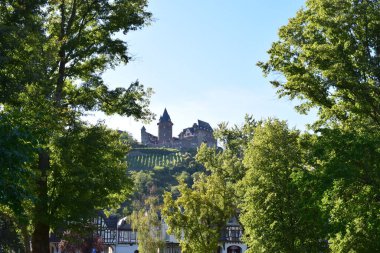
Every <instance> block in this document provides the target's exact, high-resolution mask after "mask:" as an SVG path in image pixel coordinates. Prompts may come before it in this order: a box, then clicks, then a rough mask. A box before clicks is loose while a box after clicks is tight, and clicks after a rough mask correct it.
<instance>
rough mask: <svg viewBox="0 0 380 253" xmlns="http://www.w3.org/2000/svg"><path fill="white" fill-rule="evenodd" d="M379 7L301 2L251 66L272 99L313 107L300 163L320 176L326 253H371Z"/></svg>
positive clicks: (379, 117)
mask: <svg viewBox="0 0 380 253" xmlns="http://www.w3.org/2000/svg"><path fill="white" fill-rule="evenodd" d="M379 31H380V3H379V1H371V0H363V1H353V0H343V1H338V0H334V1H327V0H309V1H307V3H306V8H305V9H303V10H300V11H299V12H298V13H297V15H296V16H295V17H294V18H292V19H290V21H289V23H288V24H287V25H286V26H284V27H282V28H281V29H280V32H279V36H280V40H279V41H277V42H275V43H273V45H272V47H271V49H270V50H269V54H270V59H269V61H268V62H266V63H262V62H261V63H259V64H258V65H259V66H260V67H262V69H263V71H264V73H265V74H266V75H269V74H270V73H273V72H280V73H282V74H283V76H284V77H285V78H284V79H283V80H275V81H273V82H272V84H273V85H274V86H275V87H276V88H277V89H278V93H279V95H280V96H289V97H290V98H292V99H293V98H300V99H303V101H304V103H303V104H301V105H300V106H299V107H298V109H299V111H300V112H303V113H304V112H306V111H307V110H308V109H310V108H311V107H317V108H319V116H320V118H319V121H318V122H317V124H314V130H315V131H317V132H318V135H317V136H314V137H313V138H314V139H315V140H314V141H313V143H314V144H313V145H312V147H311V149H310V150H309V152H310V155H309V158H310V159H309V160H308V164H309V166H311V167H312V168H315V170H316V173H317V174H319V175H320V176H321V180H322V181H321V186H322V187H323V189H322V196H321V198H322V207H323V210H324V215H325V219H326V221H328V228H329V242H330V243H331V246H330V247H331V249H332V251H333V252H343V251H344V252H346V251H360V252H373V251H378V250H379V245H378V243H377V241H378V240H377V239H376V238H377V236H378V234H379V232H378V231H377V229H376V228H377V227H378V224H379V217H378V215H375V213H379V211H380V207H379V205H378V202H379V201H378V195H379V193H378V191H377V189H379V179H380V175H379V174H378V164H379V156H378V150H379V146H378V143H379V141H378V132H379V126H380V123H379V122H380V114H379V113H380V110H379V109H380V100H379V91H380V90H379V89H380V86H379V83H380V64H379V62H380V37H379V34H380V33H379Z"/></svg>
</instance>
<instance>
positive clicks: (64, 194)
mask: <svg viewBox="0 0 380 253" xmlns="http://www.w3.org/2000/svg"><path fill="white" fill-rule="evenodd" d="M54 144H55V145H54V149H51V155H50V157H51V167H52V171H51V173H50V174H49V176H48V188H49V200H50V204H49V206H50V212H51V214H52V215H54V216H53V217H52V218H54V219H52V222H51V223H52V224H54V225H55V226H57V228H59V227H62V224H63V223H64V224H70V223H72V222H80V221H81V220H82V219H83V217H91V216H93V215H94V214H95V213H94V211H96V210H99V209H110V208H114V209H115V208H118V207H119V204H120V203H121V202H122V201H124V200H125V196H126V195H127V193H128V192H130V190H131V189H130V188H131V184H132V182H131V181H130V180H129V178H128V176H127V174H126V173H125V164H124V163H122V162H121V161H123V159H124V157H125V153H126V152H127V150H128V149H127V147H126V146H125V145H124V144H123V143H122V142H121V141H120V139H119V134H118V133H117V132H114V131H111V130H108V129H106V128H105V127H104V126H103V125H95V126H86V125H76V126H74V127H73V128H71V129H69V130H68V131H67V132H66V133H65V134H64V135H62V136H59V137H58V138H57V139H55V140H54ZM104 150H107V151H106V152H105V151H104ZM55 226H53V227H52V228H55Z"/></svg>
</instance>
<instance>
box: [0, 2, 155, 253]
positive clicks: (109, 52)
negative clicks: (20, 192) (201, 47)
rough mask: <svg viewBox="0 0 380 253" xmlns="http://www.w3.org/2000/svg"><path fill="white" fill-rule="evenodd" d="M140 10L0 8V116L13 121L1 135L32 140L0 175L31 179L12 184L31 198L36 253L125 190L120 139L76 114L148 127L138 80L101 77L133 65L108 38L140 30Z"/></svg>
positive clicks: (59, 5) (104, 5) (45, 5)
mask: <svg viewBox="0 0 380 253" xmlns="http://www.w3.org/2000/svg"><path fill="white" fill-rule="evenodd" d="M146 5H147V3H146V1H145V0H117V1H107V0H100V1H78V0H59V1H53V0H31V1H23V0H15V1H13V0H12V1H11V0H4V1H1V2H0V35H1V36H0V51H1V57H0V94H1V95H0V106H1V108H2V109H1V111H0V114H1V115H0V117H1V118H4V117H6V118H10V119H12V120H11V121H9V122H10V123H12V124H11V125H8V126H7V127H8V128H9V127H10V128H11V129H15V128H18V127H21V126H25V132H26V134H27V136H28V137H30V139H28V142H22V143H21V144H22V145H24V144H28V143H31V144H33V145H32V150H33V152H32V154H29V153H26V155H24V154H18V153H17V152H14V149H12V147H11V149H10V150H11V152H13V153H14V154H17V155H22V157H24V158H25V159H24V158H23V159H22V163H21V164H19V163H14V161H15V159H13V158H14V157H10V160H6V162H5V163H2V164H0V165H1V166H2V167H1V171H11V170H12V171H15V172H16V173H19V174H20V173H21V174H22V175H25V173H31V174H32V177H28V180H27V182H25V183H22V184H17V186H18V187H21V188H22V189H24V191H26V192H27V194H28V195H30V196H31V198H30V199H32V200H33V203H32V209H31V210H32V214H31V219H32V221H33V226H34V230H33V236H32V238H33V239H32V242H33V243H32V245H33V252H40V253H45V252H48V251H49V230H50V229H52V230H53V231H54V229H55V228H57V227H58V226H65V225H67V224H75V222H79V223H80V222H81V221H86V220H87V219H89V218H90V217H91V216H93V215H95V214H96V212H95V209H102V208H108V207H111V206H112V205H114V204H116V203H117V201H116V200H118V201H119V200H120V197H121V195H123V194H125V192H126V191H128V188H129V187H128V183H125V182H128V181H125V180H127V179H126V175H125V164H124V162H123V161H124V156H125V151H126V148H125V146H124V145H122V144H121V143H120V140H119V135H118V134H116V133H113V132H112V131H110V130H107V129H105V127H104V126H101V125H96V126H89V125H86V124H85V123H84V122H82V119H81V116H82V115H84V114H85V111H87V110H100V111H103V112H105V113H106V114H112V113H118V114H120V115H126V116H134V117H135V118H137V119H141V118H143V119H150V117H151V114H150V112H149V110H148V107H147V106H148V102H149V100H148V98H149V94H150V91H149V90H144V89H143V86H142V85H141V84H139V83H138V81H136V82H134V83H132V84H131V85H130V86H129V88H116V89H114V90H110V89H109V88H108V87H107V85H106V84H105V83H104V81H103V79H102V76H101V75H102V73H103V72H104V71H105V70H106V69H108V68H113V67H114V66H116V65H118V64H120V63H128V61H129V60H130V57H129V56H128V54H127V44H126V43H125V42H123V41H122V40H120V39H118V38H117V37H116V36H115V35H116V33H119V32H123V33H124V34H127V33H128V32H129V31H131V30H136V29H139V28H141V27H143V26H144V25H145V24H147V22H149V19H150V16H151V14H150V13H148V12H146V11H145V7H146ZM15 134H19V133H17V132H15ZM21 144H20V145H21ZM28 145H29V144H28ZM28 145H26V146H28ZM24 146H25V145H24ZM6 159H7V158H6ZM20 167H21V168H22V170H21V172H20ZM21 178H25V177H21ZM5 180H10V179H9V177H6V178H5ZM123 181H124V182H123ZM122 182H123V183H122ZM24 186H25V187H24ZM5 194H7V196H6V197H5V198H4V199H5V200H4V203H5V204H8V202H9V201H8V200H9V199H11V197H9V192H5ZM16 197H17V199H20V198H21V197H23V196H16ZM75 201H78V202H77V203H76V202H75ZM2 202H3V201H2ZM16 202H22V200H18V201H16ZM73 205H75V207H74V206H73ZM79 210H80V211H81V212H79Z"/></svg>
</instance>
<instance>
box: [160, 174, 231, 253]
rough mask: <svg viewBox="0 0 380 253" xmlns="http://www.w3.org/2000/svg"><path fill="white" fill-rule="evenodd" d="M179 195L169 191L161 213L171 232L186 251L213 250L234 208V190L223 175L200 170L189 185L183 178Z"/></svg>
mask: <svg viewBox="0 0 380 253" xmlns="http://www.w3.org/2000/svg"><path fill="white" fill-rule="evenodd" d="M178 191H179V196H178V198H177V199H174V198H173V194H172V193H169V192H166V193H165V195H164V205H163V208H162V215H163V217H164V220H165V222H166V223H167V224H168V227H169V230H168V232H169V233H172V234H174V235H175V236H176V238H178V239H179V241H180V245H181V249H182V251H183V252H194V253H203V252H213V251H215V250H216V248H217V246H218V242H219V239H220V232H221V231H222V229H223V228H224V226H225V225H226V223H227V221H228V219H229V218H230V217H231V216H232V215H233V213H234V210H235V207H234V206H233V205H231V202H230V199H231V198H232V197H233V191H232V190H231V188H229V187H227V186H226V183H225V181H224V179H223V177H221V175H220V174H212V175H210V176H206V175H205V174H203V173H201V174H200V175H199V177H198V178H197V179H196V180H195V181H194V184H193V186H192V187H191V188H190V187H188V185H187V184H186V183H185V182H184V181H180V184H179V186H178Z"/></svg>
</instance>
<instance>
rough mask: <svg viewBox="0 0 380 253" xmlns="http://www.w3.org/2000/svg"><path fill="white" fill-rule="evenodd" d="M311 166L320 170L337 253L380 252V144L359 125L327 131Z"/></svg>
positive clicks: (370, 129)
mask: <svg viewBox="0 0 380 253" xmlns="http://www.w3.org/2000/svg"><path fill="white" fill-rule="evenodd" d="M321 133H322V134H321V135H319V136H315V137H314V139H315V140H314V141H313V142H312V143H313V144H312V146H311V148H310V149H309V153H310V154H309V157H310V159H308V163H309V164H310V166H312V167H314V168H315V171H316V172H317V174H318V176H319V178H320V185H321V186H322V187H321V190H322V194H321V207H322V210H323V212H324V216H325V220H328V223H327V224H326V225H327V228H328V232H329V237H328V240H329V244H330V248H331V250H332V252H350V251H352V252H377V251H379V250H380V244H379V241H380V238H379V235H380V230H379V228H380V217H379V215H378V214H379V212H380V204H379V195H380V191H379V189H380V169H379V164H380V153H379V150H380V149H379V148H380V144H379V143H380V138H379V131H378V130H377V128H373V127H371V126H367V127H366V128H365V127H363V126H361V125H360V124H357V123H355V124H353V125H351V126H350V127H347V126H345V127H340V128H333V129H323V131H322V132H321Z"/></svg>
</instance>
